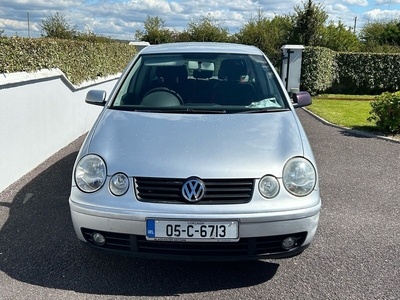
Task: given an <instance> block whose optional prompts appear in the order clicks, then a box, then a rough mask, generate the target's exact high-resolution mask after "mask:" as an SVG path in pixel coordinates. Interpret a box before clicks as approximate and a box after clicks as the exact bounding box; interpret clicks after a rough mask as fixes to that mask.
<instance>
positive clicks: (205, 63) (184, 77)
mask: <svg viewBox="0 0 400 300" xmlns="http://www.w3.org/2000/svg"><path fill="white" fill-rule="evenodd" d="M111 108H114V109H122V110H142V111H143V110H144V111H157V112H160V111H161V112H182V113H183V112H186V113H188V112H209V113H237V112H253V111H254V112H256V111H275V110H282V109H288V108H289V106H288V104H287V102H286V99H285V97H284V95H283V92H282V89H281V87H280V85H279V83H278V80H277V78H276V76H275V74H274V72H273V71H272V70H271V67H270V66H269V64H268V63H267V61H266V60H265V58H264V57H263V56H261V55H236V54H219V53H218V54H213V53H206V54H204V53H202V54H196V53H184V54H168V55H142V56H141V57H140V58H139V59H138V60H137V61H136V63H135V64H134V65H133V67H132V69H131V70H130V72H129V73H128V75H127V76H126V78H125V80H124V82H123V84H122V85H121V87H120V89H119V91H118V93H117V96H116V97H115V99H114V101H113V103H112V105H111Z"/></svg>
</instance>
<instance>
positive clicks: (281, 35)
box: [236, 10, 293, 65]
mask: <svg viewBox="0 0 400 300" xmlns="http://www.w3.org/2000/svg"><path fill="white" fill-rule="evenodd" d="M292 30H293V26H292V23H291V21H290V17H289V16H277V15H276V16H275V17H274V18H273V19H272V20H269V19H267V18H266V17H265V15H264V13H263V12H262V11H261V10H259V11H258V14H257V17H255V18H254V17H252V18H250V20H249V21H248V22H247V23H245V24H244V26H243V28H241V29H240V31H239V33H237V34H236V39H237V41H238V42H239V43H241V44H247V45H254V46H256V47H258V48H259V49H261V50H262V51H263V52H264V53H265V54H267V56H268V57H269V58H270V59H271V61H272V63H273V64H274V65H278V64H279V61H280V58H281V49H280V48H281V47H282V45H284V44H286V43H287V42H288V41H289V38H290V34H291V32H292Z"/></svg>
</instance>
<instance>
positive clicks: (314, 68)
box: [300, 47, 337, 95]
mask: <svg viewBox="0 0 400 300" xmlns="http://www.w3.org/2000/svg"><path fill="white" fill-rule="evenodd" d="M335 54H336V52H335V51H332V50H330V49H327V48H323V47H305V49H304V51H303V57H302V68H301V80H300V83H301V86H300V89H301V90H304V91H308V92H309V93H310V94H312V95H315V94H317V93H319V92H322V91H326V90H328V89H330V88H331V87H332V85H333V83H334V81H335V80H336V76H337V65H336V61H335Z"/></svg>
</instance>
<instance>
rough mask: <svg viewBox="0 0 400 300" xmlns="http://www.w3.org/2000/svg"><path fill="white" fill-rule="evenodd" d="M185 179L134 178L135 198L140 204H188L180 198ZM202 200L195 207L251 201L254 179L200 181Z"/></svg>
mask: <svg viewBox="0 0 400 300" xmlns="http://www.w3.org/2000/svg"><path fill="white" fill-rule="evenodd" d="M185 181H186V179H165V178H135V179H134V183H135V192H136V198H137V199H138V200H139V201H142V202H152V203H170V204H188V202H187V201H185V199H184V198H183V196H182V191H181V189H182V186H183V184H184V183H185ZM202 181H203V182H204V184H205V186H206V191H205V196H204V198H203V199H202V200H201V201H199V202H196V205H202V204H203V205H204V204H208V205H210V204H242V203H248V202H250V200H251V197H252V195H253V189H254V179H202Z"/></svg>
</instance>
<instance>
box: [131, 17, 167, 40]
mask: <svg viewBox="0 0 400 300" xmlns="http://www.w3.org/2000/svg"><path fill="white" fill-rule="evenodd" d="M173 36H174V32H173V31H171V30H169V29H168V28H166V27H165V21H164V20H163V19H161V18H159V17H158V16H157V17H150V16H147V19H146V21H144V31H141V30H136V34H135V38H136V40H138V41H145V42H149V43H150V44H164V43H170V42H173Z"/></svg>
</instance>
